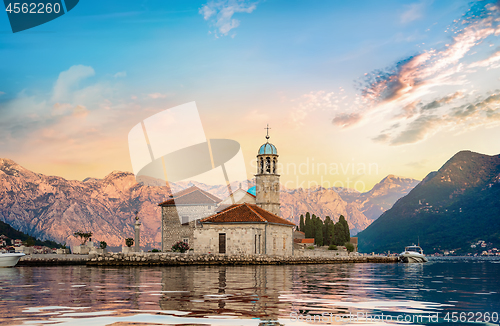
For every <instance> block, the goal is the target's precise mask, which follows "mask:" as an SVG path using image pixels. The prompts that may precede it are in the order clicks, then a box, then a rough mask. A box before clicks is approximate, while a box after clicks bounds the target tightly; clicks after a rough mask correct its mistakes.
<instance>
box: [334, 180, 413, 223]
mask: <svg viewBox="0 0 500 326" xmlns="http://www.w3.org/2000/svg"><path fill="white" fill-rule="evenodd" d="M419 182H420V181H418V180H415V179H411V178H403V177H398V176H395V175H392V174H390V175H388V176H387V177H385V178H384V179H382V181H380V182H379V183H377V184H376V185H375V186H374V187H373V188H372V189H371V190H370V191H368V192H364V193H359V192H346V191H340V192H339V195H340V197H342V199H343V200H345V201H346V202H348V203H353V204H356V205H358V209H359V210H360V211H361V212H362V213H363V214H364V215H365V216H366V218H368V220H369V222H370V223H371V222H373V221H374V220H376V219H377V218H378V217H379V216H380V215H382V213H383V212H385V211H386V210H388V209H389V208H391V207H392V205H394V203H395V202H396V201H397V200H398V199H399V198H401V197H403V196H405V195H406V194H408V193H409V192H410V190H412V189H413V188H414V187H415V186H416V185H417V184H418V183H419Z"/></svg>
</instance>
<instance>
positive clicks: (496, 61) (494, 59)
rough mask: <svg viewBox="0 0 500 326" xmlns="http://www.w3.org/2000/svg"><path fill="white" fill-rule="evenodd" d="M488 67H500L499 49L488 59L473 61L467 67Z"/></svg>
mask: <svg viewBox="0 0 500 326" xmlns="http://www.w3.org/2000/svg"><path fill="white" fill-rule="evenodd" d="M475 67H488V69H496V68H500V51H497V52H495V53H493V54H492V55H491V56H490V57H489V58H488V59H484V60H481V61H476V62H473V63H471V64H470V65H469V68H475Z"/></svg>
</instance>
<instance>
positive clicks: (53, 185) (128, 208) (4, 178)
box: [0, 159, 170, 246]
mask: <svg viewBox="0 0 500 326" xmlns="http://www.w3.org/2000/svg"><path fill="white" fill-rule="evenodd" d="M169 195H170V189H169V188H167V187H149V186H144V185H142V184H138V183H137V182H136V180H135V177H134V175H133V174H132V173H126V172H118V171H115V172H112V173H111V174H109V175H108V176H106V177H105V178H104V179H93V178H88V179H85V180H84V181H74V180H66V179H64V178H61V177H55V176H45V175H43V174H39V173H34V172H31V171H29V170H27V169H25V168H23V167H22V166H20V165H18V164H16V163H15V162H13V161H11V160H7V159H0V220H2V221H4V222H6V223H8V224H10V225H11V226H12V227H14V228H15V229H17V230H19V231H22V232H24V233H27V234H29V235H31V236H33V237H37V238H39V239H42V240H55V241H58V242H60V243H64V242H66V243H68V244H73V245H74V244H78V240H77V239H76V238H75V237H73V233H74V232H75V231H78V230H82V231H92V232H93V233H94V235H93V237H92V238H93V240H98V241H102V240H105V241H106V242H107V243H108V245H110V246H119V245H122V244H123V243H124V240H123V239H125V238H128V237H133V234H134V233H133V226H132V224H133V223H134V222H135V220H134V212H135V211H136V210H137V211H139V216H140V218H141V223H142V236H141V242H142V244H144V245H146V246H155V245H156V246H157V244H158V243H159V242H160V208H159V207H158V206H157V204H158V203H160V202H162V201H164V200H165V199H166V198H168V196H169Z"/></svg>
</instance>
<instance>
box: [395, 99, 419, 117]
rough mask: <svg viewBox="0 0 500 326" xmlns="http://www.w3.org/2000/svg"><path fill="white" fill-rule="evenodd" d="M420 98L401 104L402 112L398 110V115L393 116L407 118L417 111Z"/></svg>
mask: <svg viewBox="0 0 500 326" xmlns="http://www.w3.org/2000/svg"><path fill="white" fill-rule="evenodd" d="M420 102H421V101H420V100H416V101H413V102H410V103H408V104H406V105H405V106H403V109H402V112H400V113H399V114H398V115H396V116H395V118H406V119H409V118H411V117H413V116H414V115H415V113H416V112H417V105H418V104H419V103H420Z"/></svg>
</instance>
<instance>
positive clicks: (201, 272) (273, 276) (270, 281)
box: [159, 266, 292, 320]
mask: <svg viewBox="0 0 500 326" xmlns="http://www.w3.org/2000/svg"><path fill="white" fill-rule="evenodd" d="M291 287H292V270H291V269H290V268H286V267H284V266H277V267H276V268H266V267H265V266H242V267H234V266H231V267H228V266H218V267H199V268H196V269H193V268H192V267H176V268H172V269H168V270H162V295H161V298H160V301H159V305H160V308H161V309H163V310H177V311H186V312H189V314H190V316H198V317H201V316H207V315H226V314H227V315H232V316H241V317H246V318H261V319H265V320H277V318H278V317H279V314H280V309H281V310H285V309H286V308H287V307H288V304H287V303H286V302H281V301H280V299H279V296H280V292H281V291H289V289H290V288H291Z"/></svg>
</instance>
